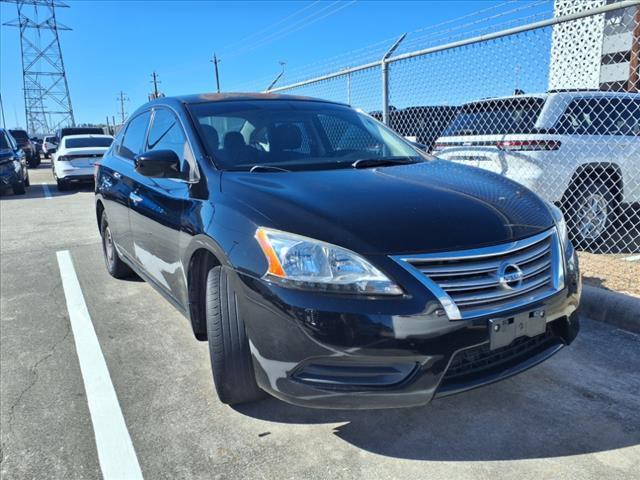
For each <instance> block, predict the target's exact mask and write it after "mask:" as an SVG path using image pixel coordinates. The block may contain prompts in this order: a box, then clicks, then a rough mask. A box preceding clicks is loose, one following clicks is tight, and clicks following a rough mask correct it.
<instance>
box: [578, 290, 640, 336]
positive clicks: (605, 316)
mask: <svg viewBox="0 0 640 480" xmlns="http://www.w3.org/2000/svg"><path fill="white" fill-rule="evenodd" d="M578 311H579V312H580V313H581V314H582V315H584V316H586V317H588V318H590V319H593V320H598V321H600V322H605V323H609V324H611V325H614V326H616V327H618V328H623V329H625V330H629V331H632V332H636V333H640V298H637V297H632V296H629V295H624V294H622V293H618V292H614V291H611V290H606V289H604V288H598V287H593V286H591V285H583V287H582V299H581V301H580V308H579V309H578Z"/></svg>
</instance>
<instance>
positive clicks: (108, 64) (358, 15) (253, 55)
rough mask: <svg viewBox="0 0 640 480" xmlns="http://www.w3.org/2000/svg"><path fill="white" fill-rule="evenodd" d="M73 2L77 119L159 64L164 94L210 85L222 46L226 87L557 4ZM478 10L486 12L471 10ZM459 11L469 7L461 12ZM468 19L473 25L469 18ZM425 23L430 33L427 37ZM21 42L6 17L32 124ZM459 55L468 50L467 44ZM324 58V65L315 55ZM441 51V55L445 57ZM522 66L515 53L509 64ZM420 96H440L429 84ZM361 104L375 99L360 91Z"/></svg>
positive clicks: (2, 8)
mask: <svg viewBox="0 0 640 480" xmlns="http://www.w3.org/2000/svg"><path fill="white" fill-rule="evenodd" d="M67 3H68V4H69V6H70V8H60V9H57V16H58V21H59V22H61V23H63V24H65V25H68V26H69V27H71V28H72V29H73V30H72V31H69V32H62V33H61V43H62V48H63V55H64V61H65V65H66V70H67V75H68V81H69V87H70V91H71V98H72V102H73V108H74V111H75V117H76V122H78V123H83V122H104V118H105V116H106V115H109V116H111V115H114V114H116V113H117V112H118V108H119V107H118V102H117V101H116V97H117V94H118V92H119V91H120V90H123V91H125V92H126V93H127V95H128V97H129V98H130V99H131V101H130V102H129V103H128V105H127V108H128V110H129V111H133V110H134V109H135V108H137V107H138V106H139V105H141V104H142V103H144V102H145V101H146V99H147V94H148V92H150V91H151V84H150V83H149V82H150V80H151V77H150V75H151V72H152V71H153V70H156V71H157V73H158V74H159V76H160V80H161V81H162V84H161V90H162V91H164V92H165V93H166V94H167V95H175V94H181V93H194V92H204V91H213V89H214V85H215V84H214V77H213V68H212V64H211V63H210V62H209V59H210V58H211V56H212V54H213V52H214V51H217V52H218V53H219V56H220V57H221V64H220V74H221V86H222V89H223V90H230V91H237V90H248V89H264V88H266V86H267V85H268V84H269V83H270V79H271V78H273V77H275V75H276V74H277V73H278V72H279V70H280V66H279V64H278V62H279V61H285V62H286V63H287V66H286V72H287V73H286V75H285V77H284V78H283V82H282V83H287V82H288V81H293V80H297V79H299V78H301V77H304V76H305V74H306V75H309V74H313V73H319V72H321V71H324V70H326V69H327V68H329V67H335V66H339V67H342V66H345V65H346V64H350V63H356V64H357V63H360V62H361V61H367V60H370V59H372V58H373V57H376V56H377V55H379V52H381V51H383V50H384V49H385V48H386V47H387V45H388V44H389V43H390V42H391V41H392V40H391V39H392V38H394V37H395V36H398V35H400V34H401V33H402V32H413V31H416V30H418V31H417V32H415V33H412V34H410V35H409V36H408V37H407V40H406V41H405V43H406V44H407V45H406V47H404V46H403V48H405V49H410V48H416V47H423V46H425V45H427V44H430V42H431V44H434V43H438V42H442V41H444V39H445V38H449V37H444V36H436V35H435V33H436V32H442V31H443V30H451V33H450V34H448V35H449V36H450V35H458V38H459V36H463V35H466V34H471V33H473V32H475V31H476V30H477V28H478V26H477V25H475V24H474V23H473V22H474V21H476V20H477V19H479V18H486V20H485V24H486V25H490V24H491V23H494V24H497V23H499V22H504V21H505V20H506V19H508V18H513V17H518V16H524V15H532V14H534V13H537V14H539V15H543V14H544V15H546V16H548V15H549V12H550V11H551V3H550V2H548V1H547V2H546V3H542V4H540V5H538V3H539V2H538V1H536V4H535V5H533V4H532V3H531V2H529V3H527V2H513V1H511V2H507V1H506V0H499V1H494V0H490V1H489V0H487V1H482V0H466V1H463V0H459V1H425V2H410V1H367V0H358V1H346V2H342V3H338V2H324V1H320V2H314V1H305V2H303V1H280V2H270V1H260V2H240V1H238V2H213V1H182V2H177V1H156V2H151V1H146V2H145V1H89V0H76V1H74V0H68V1H67ZM505 3H507V5H504V4H505ZM523 5H524V6H527V5H529V7H531V8H528V7H527V8H525V9H523V11H522V12H514V14H513V15H512V16H511V17H501V18H497V17H496V18H491V17H493V16H495V15H496V14H497V13H499V12H504V11H506V10H508V9H512V10H517V9H519V8H521V6H523ZM534 7H535V8H534ZM480 10H481V11H484V12H485V13H482V14H478V15H476V16H474V15H473V12H477V11H480ZM0 17H1V20H2V22H6V21H9V20H12V19H14V18H16V17H17V13H16V8H15V5H10V4H5V3H0ZM460 17H463V18H462V19H461V20H455V19H458V18H460ZM487 17H488V18H487ZM539 18H540V17H536V19H539ZM443 22H449V23H443ZM462 25H466V26H465V27H464V28H461V26H462ZM428 34H431V35H432V37H431V38H426V35H428ZM540 41H541V42H546V40H540ZM370 45H372V46H370ZM541 45H542V43H541ZM491 48H496V49H499V48H500V47H499V45H497V46H495V47H491ZM352 50H356V51H355V52H353V53H350V54H348V55H345V56H343V57H342V58H339V59H333V60H329V61H328V63H327V64H326V65H322V62H323V60H326V59H332V58H333V57H334V56H336V55H340V54H344V53H345V52H351V51H352ZM484 51H486V52H487V54H488V55H490V56H497V55H499V54H500V51H499V50H495V51H494V52H492V51H491V50H490V49H485V50H484ZM19 52H20V45H19V34H18V30H17V29H16V28H10V27H5V26H3V27H1V28H0V58H1V65H0V66H1V72H0V91H1V93H2V99H3V103H4V109H5V116H6V118H7V126H9V127H13V126H15V124H16V117H17V122H18V123H19V124H21V125H24V106H23V99H22V90H21V89H22V77H21V72H22V69H21V63H20V54H19ZM470 55H471V57H469V58H476V59H477V55H475V54H473V53H471V54H470ZM376 58H377V57H376ZM451 59H452V61H454V60H455V59H454V57H451ZM455 61H457V62H466V61H467V60H465V57H464V54H462V57H460V58H457V60H455ZM316 62H320V63H321V65H316V66H315V67H308V66H309V65H310V64H314V63H316ZM434 62H435V64H437V60H435V59H434ZM441 62H442V60H441ZM445 64H446V65H445V67H446V68H451V65H452V64H451V62H449V63H447V61H446V60H445ZM445 67H443V66H440V67H439V68H441V69H442V68H445ZM446 68H445V71H446ZM518 68H520V67H518V65H516V64H513V62H511V63H510V64H509V65H508V67H507V68H506V70H507V71H508V72H512V71H515V70H517V69H518ZM502 69H505V66H504V65H503V66H502ZM518 77H519V78H520V81H521V82H526V81H529V83H530V84H531V86H532V87H533V86H534V85H533V84H535V87H536V88H537V87H538V84H542V83H543V79H542V76H539V77H540V78H536V79H534V78H533V77H531V76H530V75H522V74H521V73H520V74H518ZM434 78H435V77H434ZM510 83H514V82H513V81H510ZM425 85H426V83H425ZM367 88H368V87H367ZM505 88H506V87H505ZM360 90H361V92H360V96H363V95H365V94H366V92H365V91H364V90H366V89H364V88H361V89H360ZM431 90H432V91H433V87H431ZM396 91H397V92H398V93H397V94H396V99H397V103H399V104H408V103H411V100H412V99H411V98H409V97H412V96H414V97H415V94H413V93H412V92H411V91H409V90H407V91H405V92H400V91H399V89H396ZM451 91H452V92H453V90H451ZM458 91H459V89H458ZM319 94H320V95H322V92H319ZM447 96H448V94H447V93H446V90H442V91H441V92H440V93H439V95H437V97H438V98H437V99H435V100H433V101H438V102H439V103H447V100H450V101H451V102H455V101H458V100H460V99H459V98H454V97H453V96H451V98H440V97H447ZM434 98H435V97H434ZM356 100H357V98H356ZM420 100H421V101H432V100H431V99H430V98H428V97H426V96H425V97H424V98H420ZM374 103H375V102H374ZM362 106H363V108H369V106H368V105H364V100H363V105H362Z"/></svg>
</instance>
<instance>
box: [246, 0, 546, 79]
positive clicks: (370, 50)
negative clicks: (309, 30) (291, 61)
mask: <svg viewBox="0 0 640 480" xmlns="http://www.w3.org/2000/svg"><path fill="white" fill-rule="evenodd" d="M514 3H516V4H517V5H518V6H517V7H516V8H513V9H510V10H506V11H502V12H499V13H497V14H495V15H489V16H484V17H481V18H480V19H477V20H474V21H471V22H466V23H463V24H459V25H455V26H452V27H451V28H448V29H445V30H440V31H436V32H432V33H430V34H427V35H421V36H418V37H416V38H412V39H410V40H409V41H407V42H405V43H404V44H403V46H402V50H403V51H408V50H410V49H411V47H413V46H414V45H424V43H425V42H426V41H427V40H432V41H433V40H434V39H438V38H443V37H447V36H448V37H449V38H450V37H451V35H452V32H454V31H457V30H461V29H463V30H464V32H462V33H464V34H465V35H466V34H468V33H469V32H468V31H467V30H466V29H467V28H468V27H470V26H473V25H477V24H479V23H483V22H487V21H490V20H494V19H496V18H500V17H504V16H506V15H509V14H512V13H517V12H520V11H523V10H527V9H531V8H534V7H538V6H540V5H542V4H549V3H550V2H549V0H538V1H535V2H531V3H527V4H525V5H522V4H521V3H520V2H517V1H516V0H507V1H505V2H502V3H500V4H497V5H492V6H491V7H487V8H483V9H480V10H476V11H474V12H470V13H467V14H465V15H462V16H460V17H456V18H453V19H449V20H445V21H443V22H439V23H437V24H434V25H428V26H425V27H422V28H419V29H416V30H414V31H412V32H410V33H409V35H410V36H411V35H415V34H416V33H420V32H426V31H428V30H433V29H435V28H438V27H441V26H444V25H449V24H451V23H454V22H459V21H460V20H463V19H468V18H471V17H477V16H478V15H480V14H483V13H487V12H490V11H492V10H496V9H498V8H503V7H505V6H507V5H510V4H514ZM542 14H543V12H541V13H538V14H536V15H532V16H530V17H526V19H530V18H532V17H535V16H539V15H542ZM524 19H525V18H524V17H523V18H518V19H512V20H511V21H510V22H503V23H500V24H496V25H492V26H488V27H487V26H485V27H483V28H484V29H485V30H486V29H488V28H497V27H499V26H503V25H504V24H507V23H515V22H520V21H523V20H524ZM476 30H480V29H476ZM395 38H396V37H389V38H386V39H384V40H380V41H378V42H375V43H373V44H370V45H367V46H364V47H359V48H356V49H353V50H350V51H348V52H344V53H341V54H339V55H335V56H333V57H330V58H325V59H320V60H319V61H317V62H313V63H309V64H306V65H302V66H299V67H296V68H293V69H291V70H289V71H288V73H287V77H288V78H290V79H291V78H295V79H296V80H297V79H304V78H305V77H307V76H313V73H314V72H315V73H317V72H318V71H325V70H327V69H331V70H338V69H340V68H346V67H347V65H346V63H347V62H346V61H345V62H344V63H340V62H341V61H342V60H343V59H344V60H347V59H348V66H353V65H356V64H359V63H366V62H367V61H374V60H377V59H378V58H379V57H380V56H381V55H382V54H383V53H384V51H385V50H386V48H387V47H388V45H389V42H390V41H391V40H395ZM376 47H377V48H376ZM356 54H357V55H356ZM268 78H270V77H269V76H266V75H265V76H264V77H261V78H260V79H252V80H249V81H247V82H242V83H240V84H239V85H249V84H251V85H254V84H255V85H259V84H260V83H262V82H264V81H267V79H268Z"/></svg>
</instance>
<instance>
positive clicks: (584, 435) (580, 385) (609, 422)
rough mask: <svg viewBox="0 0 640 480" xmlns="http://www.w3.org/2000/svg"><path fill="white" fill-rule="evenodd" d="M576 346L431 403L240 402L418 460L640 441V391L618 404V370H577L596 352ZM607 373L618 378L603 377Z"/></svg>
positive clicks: (562, 452)
mask: <svg viewBox="0 0 640 480" xmlns="http://www.w3.org/2000/svg"><path fill="white" fill-rule="evenodd" d="M578 340H580V339H578ZM576 343H578V341H576ZM582 343H583V347H582V348H586V349H588V348H589V346H588V345H587V346H584V340H582ZM574 345H575V344H574ZM572 348H573V346H571V347H568V348H566V349H563V351H561V352H560V353H559V354H558V355H556V357H554V358H553V359H550V360H549V361H548V362H546V363H545V364H542V365H540V366H538V367H536V368H534V369H532V370H530V371H528V372H526V373H524V374H522V375H520V376H517V377H514V378H512V379H509V380H506V381H504V382H501V383H498V384H494V385H491V386H487V387H484V388H480V389H477V390H474V391H470V392H466V393H464V394H460V395H457V396H452V397H448V398H443V399H438V400H435V401H433V402H432V403H431V404H429V405H427V406H424V407H418V408H411V409H392V410H370V411H367V410H360V411H358V410H355V411H347V410H315V409H307V408H302V407H296V406H292V405H289V404H286V403H284V402H281V401H279V400H276V399H275V398H272V397H269V398H267V399H265V400H263V401H261V402H258V403H255V404H248V405H244V406H238V407H235V409H236V410H237V411H238V412H240V413H242V414H244V415H248V416H250V417H254V418H258V419H261V420H268V421H271V422H278V423H287V424H332V423H337V424H338V425H337V426H335V427H334V429H333V433H334V434H335V435H336V436H338V437H340V438H341V439H343V440H344V441H346V442H348V443H350V444H352V445H354V446H356V447H358V448H361V449H363V450H366V451H368V452H372V453H375V454H378V455H384V456H389V457H395V458H403V459H412V460H432V461H500V460H516V459H534V458H550V457H562V456H571V455H581V454H585V453H591V452H601V451H608V450H614V449H619V448H624V447H628V446H632V445H637V444H639V443H640V421H639V420H638V418H636V415H635V413H634V412H637V409H638V408H640V402H639V401H638V400H637V397H635V400H631V402H630V403H631V404H630V405H629V404H628V403H627V404H625V405H623V406H622V407H621V408H620V409H618V408H617V407H618V405H616V403H617V402H618V400H617V399H616V398H614V397H615V389H616V388H618V387H616V386H614V384H615V383H616V381H615V380H613V379H612V378H611V376H610V375H611V373H609V374H604V375H603V376H600V375H598V378H589V375H588V374H587V375H577V374H576V368H577V367H575V365H574V364H575V362H579V361H580V360H581V359H582V358H584V357H587V358H588V355H587V354H586V353H585V355H580V358H572V355H573V353H574V352H572V351H571V350H572ZM637 360H638V359H637V358H636V359H635V361H636V362H637ZM593 363H596V362H593ZM596 368H597V369H605V370H602V371H603V372H606V371H608V370H606V369H607V365H602V364H600V365H595V364H594V365H580V366H579V370H580V371H586V372H589V371H591V369H596ZM616 368H618V367H617V366H616V367H615V368H612V369H611V372H613V371H615V369H616ZM607 376H609V378H610V379H611V382H610V383H611V385H607V384H606V383H603V378H604V379H606V378H607ZM592 382H593V383H592ZM596 383H597V384H598V387H596V388H594V384H596ZM636 383H638V382H636ZM631 390H632V388H631ZM624 393H625V395H629V393H627V392H624ZM631 395H632V394H631ZM624 398H628V397H624ZM634 404H635V405H634Z"/></svg>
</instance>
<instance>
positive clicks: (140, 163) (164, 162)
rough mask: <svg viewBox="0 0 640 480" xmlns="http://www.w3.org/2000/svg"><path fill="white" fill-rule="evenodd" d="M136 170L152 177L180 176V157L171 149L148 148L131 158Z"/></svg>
mask: <svg viewBox="0 0 640 480" xmlns="http://www.w3.org/2000/svg"><path fill="white" fill-rule="evenodd" d="M133 162H134V165H135V169H136V172H138V173H139V174H140V175H144V176H145V177H152V178H182V176H181V175H180V159H179V158H178V155H176V152H174V151H173V150H150V151H148V152H144V153H141V154H140V155H136V156H135V158H134V159H133Z"/></svg>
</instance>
